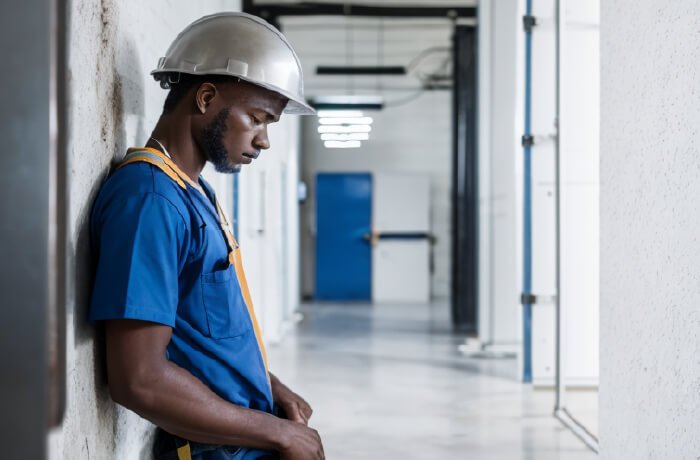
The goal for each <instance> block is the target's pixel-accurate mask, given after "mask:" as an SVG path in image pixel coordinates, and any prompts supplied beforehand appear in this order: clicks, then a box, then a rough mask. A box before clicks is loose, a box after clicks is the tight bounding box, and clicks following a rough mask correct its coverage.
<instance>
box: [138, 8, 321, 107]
mask: <svg viewBox="0 0 700 460" xmlns="http://www.w3.org/2000/svg"><path fill="white" fill-rule="evenodd" d="M180 73H187V74H191V75H230V76H232V77H238V78H240V79H241V80H245V81H247V82H249V83H252V84H255V85H258V86H262V87H263V88H267V89H269V90H271V91H274V92H276V93H279V94H281V95H283V96H285V97H287V98H288V99H289V102H288V103H287V107H286V108H285V110H284V111H285V113H295V114H302V115H310V114H314V113H315V110H314V109H313V108H311V107H310V106H309V105H308V104H307V103H306V101H305V99H304V78H303V74H302V69H301V63H300V62H299V58H298V57H297V55H296V53H295V52H294V49H293V48H292V46H291V45H290V44H289V42H288V41H287V39H286V38H285V37H284V35H282V33H280V32H279V31H278V30H277V29H276V28H274V27H273V26H272V25H270V24H269V23H267V22H266V21H264V20H263V19H261V18H259V17H257V16H252V15H250V14H246V13H238V12H235V13H234V12H226V13H216V14H212V15H209V16H204V17H202V18H200V19H198V20H196V21H194V22H193V23H192V24H190V25H189V26H187V27H186V28H185V29H184V30H183V31H182V32H180V33H179V34H178V36H177V37H176V38H175V40H174V41H173V43H172V44H171V45H170V47H169V48H168V51H167V52H166V55H165V56H164V57H162V58H160V59H159V60H158V66H157V68H156V69H155V70H153V71H152V72H151V75H153V78H155V79H156V80H157V81H159V82H160V84H161V86H162V87H163V88H169V87H170V86H171V85H173V84H176V83H177V81H179V74H180Z"/></svg>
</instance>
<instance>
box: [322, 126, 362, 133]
mask: <svg viewBox="0 0 700 460" xmlns="http://www.w3.org/2000/svg"><path fill="white" fill-rule="evenodd" d="M370 131H372V127H371V126H370V125H350V126H319V127H318V132H319V133H320V134H323V133H368V132H370Z"/></svg>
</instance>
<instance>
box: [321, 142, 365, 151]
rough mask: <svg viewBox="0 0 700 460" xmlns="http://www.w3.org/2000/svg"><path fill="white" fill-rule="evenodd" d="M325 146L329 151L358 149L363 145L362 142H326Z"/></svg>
mask: <svg viewBox="0 0 700 460" xmlns="http://www.w3.org/2000/svg"><path fill="white" fill-rule="evenodd" d="M323 145H324V146H325V147H326V148H329V149H356V148H358V147H360V146H361V145H362V142H360V141H325V142H324V143H323Z"/></svg>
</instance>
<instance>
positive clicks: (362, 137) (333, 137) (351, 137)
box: [321, 133, 369, 141]
mask: <svg viewBox="0 0 700 460" xmlns="http://www.w3.org/2000/svg"><path fill="white" fill-rule="evenodd" d="M368 139H369V133H348V134H333V133H326V134H321V140H322V141H366V140H368Z"/></svg>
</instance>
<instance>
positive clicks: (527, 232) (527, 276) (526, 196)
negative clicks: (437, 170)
mask: <svg viewBox="0 0 700 460" xmlns="http://www.w3.org/2000/svg"><path fill="white" fill-rule="evenodd" d="M526 15H527V16H532V0H527V7H526ZM531 83H532V28H531V27H530V28H526V29H525V133H524V135H525V136H531V135H532V132H531V129H530V116H531V110H532V84H531ZM523 148H524V152H523V153H524V162H525V164H524V168H523V173H524V180H523V185H524V190H523V294H524V295H525V296H529V295H530V294H531V293H532V292H531V291H532V196H531V188H532V177H531V176H532V168H531V161H530V153H531V146H530V144H529V143H528V142H524V143H523ZM523 382H525V383H530V382H532V305H531V304H523Z"/></svg>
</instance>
